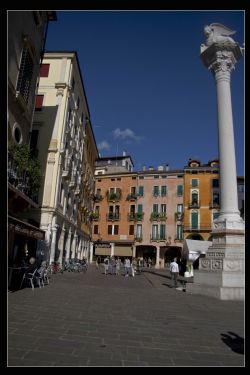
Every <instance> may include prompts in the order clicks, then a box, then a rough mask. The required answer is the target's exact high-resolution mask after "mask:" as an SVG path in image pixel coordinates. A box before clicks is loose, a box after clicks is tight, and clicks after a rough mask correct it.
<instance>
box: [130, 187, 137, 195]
mask: <svg viewBox="0 0 250 375" xmlns="http://www.w3.org/2000/svg"><path fill="white" fill-rule="evenodd" d="M130 193H131V194H133V195H135V194H136V191H135V186H132V187H131V188H130Z"/></svg>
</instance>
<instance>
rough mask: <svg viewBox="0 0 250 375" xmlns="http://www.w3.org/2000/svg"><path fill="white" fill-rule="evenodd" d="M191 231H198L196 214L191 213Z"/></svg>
mask: <svg viewBox="0 0 250 375" xmlns="http://www.w3.org/2000/svg"><path fill="white" fill-rule="evenodd" d="M191 215H192V229H198V212H192V214H191Z"/></svg>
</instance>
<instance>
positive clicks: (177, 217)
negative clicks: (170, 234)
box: [175, 212, 184, 221]
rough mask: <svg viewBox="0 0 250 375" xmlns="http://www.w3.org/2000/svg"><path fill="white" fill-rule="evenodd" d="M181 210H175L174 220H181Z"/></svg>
mask: <svg viewBox="0 0 250 375" xmlns="http://www.w3.org/2000/svg"><path fill="white" fill-rule="evenodd" d="M183 216H184V215H183V212H176V213H175V221H182V220H183Z"/></svg>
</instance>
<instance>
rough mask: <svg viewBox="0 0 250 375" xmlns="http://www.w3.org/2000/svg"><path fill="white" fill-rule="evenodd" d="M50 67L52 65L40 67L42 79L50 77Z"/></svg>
mask: <svg viewBox="0 0 250 375" xmlns="http://www.w3.org/2000/svg"><path fill="white" fill-rule="evenodd" d="M49 66H50V64H42V65H41V66H40V77H48V76H49Z"/></svg>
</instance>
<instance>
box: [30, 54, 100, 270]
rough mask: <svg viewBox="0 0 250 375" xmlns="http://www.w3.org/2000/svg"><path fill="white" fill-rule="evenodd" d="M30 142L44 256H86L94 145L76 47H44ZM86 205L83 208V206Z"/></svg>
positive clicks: (61, 259) (51, 259) (64, 258)
mask: <svg viewBox="0 0 250 375" xmlns="http://www.w3.org/2000/svg"><path fill="white" fill-rule="evenodd" d="M33 148H36V149H37V152H38V158H39V160H40V162H41V165H42V173H43V184H42V187H41V189H40V192H39V204H40V208H39V209H37V210H34V211H33V215H34V218H36V220H38V221H39V222H40V227H41V229H43V230H45V231H46V248H41V249H40V251H41V253H42V254H44V257H46V259H47V261H49V263H52V262H54V261H56V262H58V263H60V264H61V263H63V262H64V261H68V260H69V259H71V258H78V259H82V258H83V257H85V258H88V257H89V250H90V228H88V215H89V213H90V212H91V211H92V210H93V199H91V197H93V193H94V162H95V159H96V158H97V155H98V153H97V146H96V142H95V138H94V134H93V131H92V127H91V123H90V114H89V108H88V103H87V99H86V95H85V91H84V86H83V80H82V76H81V71H80V66H79V62H78V58H77V53H76V52H74V51H73V52H47V53H45V55H44V60H43V65H42V67H41V75H40V83H39V89H38V95H37V100H36V111H35V116H34V124H33ZM85 206H86V209H84V207H85Z"/></svg>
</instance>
